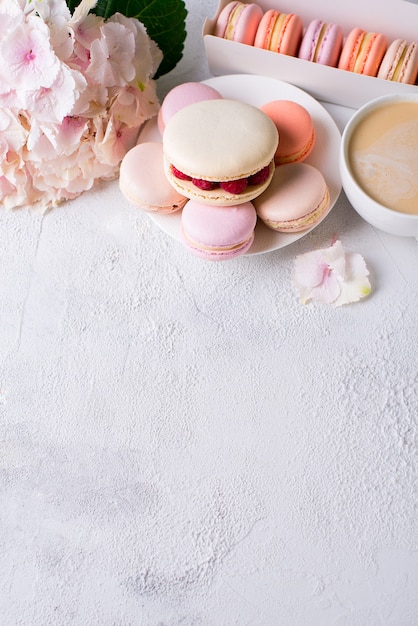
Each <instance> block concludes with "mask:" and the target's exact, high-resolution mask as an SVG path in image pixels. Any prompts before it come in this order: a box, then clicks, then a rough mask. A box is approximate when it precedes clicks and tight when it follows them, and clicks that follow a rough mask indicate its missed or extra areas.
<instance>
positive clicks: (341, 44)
mask: <svg viewBox="0 0 418 626" xmlns="http://www.w3.org/2000/svg"><path fill="white" fill-rule="evenodd" d="M214 34H215V36H218V37H223V38H224V39H229V40H231V41H235V42H237V43H244V44H247V45H253V46H255V47H257V48H262V49H264V50H269V51H272V52H278V53H281V54H287V55H290V56H294V57H298V58H299V59H302V60H305V61H311V62H314V63H320V64H322V65H328V66H330V67H336V68H338V69H341V70H346V71H349V72H355V73H358V74H364V75H366V76H372V77H376V76H377V77H378V78H382V79H385V80H392V81H398V82H401V83H408V84H412V85H414V84H417V81H418V44H417V43H415V42H412V43H408V42H407V41H405V40H403V39H396V40H395V41H393V42H392V43H391V44H390V45H388V38H387V37H386V35H384V34H383V33H374V32H368V31H367V30H364V29H362V28H359V27H356V28H353V29H352V30H351V31H350V32H349V33H348V34H347V36H346V37H344V32H343V29H342V28H341V26H340V25H338V24H333V23H327V22H325V21H323V20H320V19H315V20H312V21H311V22H310V23H309V24H308V25H307V27H306V29H305V28H304V25H303V22H302V19H301V18H300V16H298V15H296V14H294V13H282V12H280V11H279V10H276V9H268V10H267V11H265V12H264V13H263V11H262V10H261V8H260V7H259V6H258V5H257V4H255V3H249V4H247V3H245V2H238V1H236V0H234V2H229V3H228V4H227V5H226V6H225V7H224V8H223V9H222V11H221V12H220V14H219V16H218V19H217V21H216V24H215V30H214Z"/></svg>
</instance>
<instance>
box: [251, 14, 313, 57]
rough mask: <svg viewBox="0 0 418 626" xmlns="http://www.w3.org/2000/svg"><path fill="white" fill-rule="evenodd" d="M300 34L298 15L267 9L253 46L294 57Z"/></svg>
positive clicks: (301, 30) (300, 19)
mask: <svg viewBox="0 0 418 626" xmlns="http://www.w3.org/2000/svg"><path fill="white" fill-rule="evenodd" d="M302 34H303V22H302V18H301V17H299V15H296V14H295V13H281V12H280V11H276V10H275V9H269V10H268V11H266V12H265V13H264V15H263V17H262V18H261V21H260V24H259V25H258V28H257V33H256V36H255V39H254V46H255V47H256V48H263V49H264V50H271V51H272V52H280V53H281V54H287V55H290V56H295V54H296V53H297V51H298V48H299V44H300V42H301V39H302Z"/></svg>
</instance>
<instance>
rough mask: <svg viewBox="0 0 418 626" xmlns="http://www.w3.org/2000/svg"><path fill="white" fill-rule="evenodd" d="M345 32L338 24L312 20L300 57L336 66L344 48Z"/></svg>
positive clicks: (301, 45) (304, 37) (307, 29)
mask: <svg viewBox="0 0 418 626" xmlns="http://www.w3.org/2000/svg"><path fill="white" fill-rule="evenodd" d="M343 39H344V33H343V29H342V28H341V26H339V25H338V24H329V23H327V22H323V21H322V20H312V21H311V22H310V23H309V24H308V26H307V28H306V30H305V34H304V35H303V38H302V42H301V44H300V48H299V54H298V57H299V59H304V60H305V61H312V62H313V63H320V64H321V65H329V66H331V67H336V66H337V63H338V59H339V58H340V53H341V49H342V44H343Z"/></svg>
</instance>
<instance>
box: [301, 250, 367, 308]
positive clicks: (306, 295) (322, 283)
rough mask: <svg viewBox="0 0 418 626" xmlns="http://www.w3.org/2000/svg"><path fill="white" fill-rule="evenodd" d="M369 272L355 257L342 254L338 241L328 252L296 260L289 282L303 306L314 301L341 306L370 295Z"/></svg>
mask: <svg viewBox="0 0 418 626" xmlns="http://www.w3.org/2000/svg"><path fill="white" fill-rule="evenodd" d="M368 274H369V272H368V269H367V266H366V263H365V261H364V259H363V257H362V256H361V255H360V254H358V253H345V251H344V248H343V246H342V244H341V242H340V241H339V240H337V241H335V242H334V243H333V244H332V245H331V246H330V247H329V248H323V249H321V250H314V251H312V252H308V253H306V254H303V255H299V256H297V257H296V259H295V261H294V265H293V271H292V280H293V283H294V285H295V286H296V288H297V289H298V290H299V294H300V298H301V301H302V303H303V304H306V303H307V302H309V301H312V300H315V301H318V302H325V303H328V304H331V303H332V304H334V305H335V306H341V305H343V304H348V303H350V302H357V301H358V300H360V299H361V298H363V297H364V296H366V295H368V294H369V293H370V291H371V286H370V282H369V280H368V278H367V276H368Z"/></svg>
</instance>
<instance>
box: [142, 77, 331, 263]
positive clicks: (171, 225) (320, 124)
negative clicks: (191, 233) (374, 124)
mask: <svg viewBox="0 0 418 626" xmlns="http://www.w3.org/2000/svg"><path fill="white" fill-rule="evenodd" d="M203 82H204V83H206V84H207V85H211V86H212V87H214V88H215V89H217V90H218V91H219V92H220V93H221V94H222V95H223V97H224V98H232V99H236V100H241V101H242V102H247V103H248V104H252V105H254V106H261V105H262V104H264V103H266V102H270V101H271V100H293V101H295V102H298V103H299V104H301V105H302V106H304V107H305V108H306V109H307V110H308V111H309V113H310V114H311V116H312V120H313V123H314V126H315V132H316V142H315V146H314V149H313V150H312V152H311V154H310V155H309V157H308V158H307V159H306V163H310V164H311V165H314V166H315V167H317V168H318V169H319V170H320V171H321V172H322V174H323V176H324V177H325V180H326V182H327V185H328V188H329V192H330V206H329V209H328V211H327V213H326V215H328V213H329V212H330V211H331V209H332V207H333V206H334V204H335V203H336V201H337V200H338V196H339V195H340V192H341V179H340V171H339V165H338V160H339V152H340V143H341V135H340V131H339V130H338V127H337V125H336V123H335V122H334V120H333V119H332V117H331V116H330V114H329V113H328V112H327V111H326V110H325V109H324V107H323V106H322V105H321V104H320V103H319V102H318V101H317V100H315V98H313V97H312V96H310V95H309V94H307V93H306V92H305V91H302V89H299V88H298V87H294V86H293V85H290V84H289V83H285V82H283V81H280V80H276V79H274V78H267V77H264V76H254V75H250V74H231V75H228V76H217V77H215V78H209V79H208V80H205V81H203ZM326 215H324V216H323V218H322V219H325V217H326ZM150 217H151V219H152V220H153V221H154V222H155V223H156V224H157V225H158V226H159V227H160V228H161V229H162V230H163V231H164V232H166V233H167V234H168V235H170V236H171V237H173V238H175V239H177V240H179V241H181V236H180V225H181V211H178V212H176V213H173V214H171V215H159V214H154V213H153V214H150ZM321 221H322V220H321ZM317 225H318V224H316V225H315V226H313V227H312V228H310V229H308V230H305V231H303V232H302V233H292V234H287V233H276V232H275V231H274V230H272V229H270V228H267V226H265V225H264V224H263V222H261V220H258V221H257V226H256V229H255V238H254V243H253V245H252V246H251V248H250V249H249V250H248V252H247V253H246V254H247V255H251V254H262V253H264V252H272V251H273V250H278V249H280V248H284V247H286V246H289V245H290V244H292V243H293V242H295V241H297V240H298V239H301V237H304V236H305V235H306V234H307V233H308V232H310V231H311V230H313V229H314V228H316V226H317Z"/></svg>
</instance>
